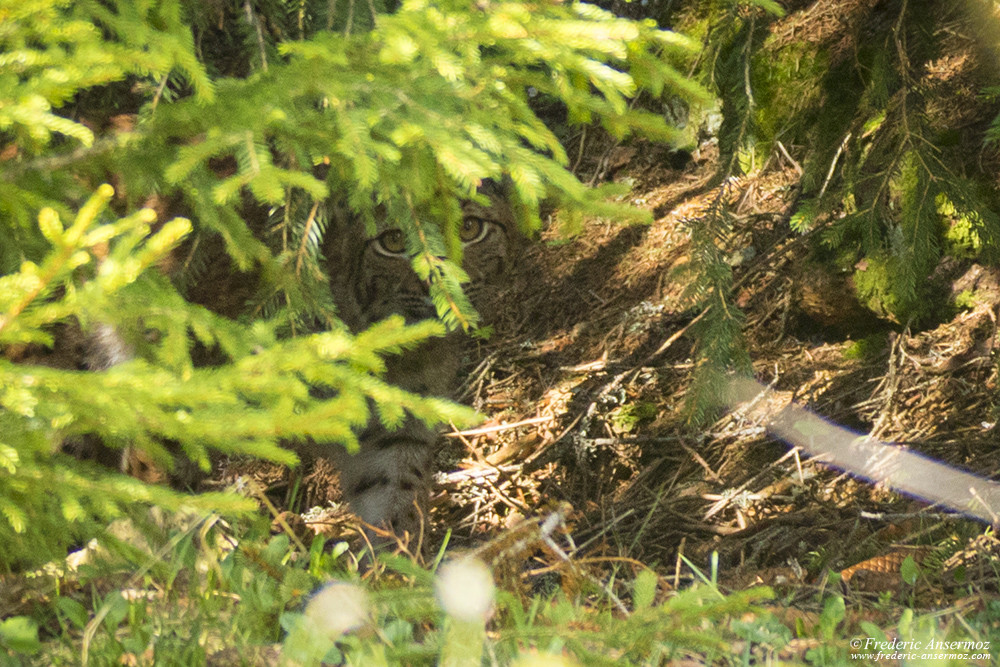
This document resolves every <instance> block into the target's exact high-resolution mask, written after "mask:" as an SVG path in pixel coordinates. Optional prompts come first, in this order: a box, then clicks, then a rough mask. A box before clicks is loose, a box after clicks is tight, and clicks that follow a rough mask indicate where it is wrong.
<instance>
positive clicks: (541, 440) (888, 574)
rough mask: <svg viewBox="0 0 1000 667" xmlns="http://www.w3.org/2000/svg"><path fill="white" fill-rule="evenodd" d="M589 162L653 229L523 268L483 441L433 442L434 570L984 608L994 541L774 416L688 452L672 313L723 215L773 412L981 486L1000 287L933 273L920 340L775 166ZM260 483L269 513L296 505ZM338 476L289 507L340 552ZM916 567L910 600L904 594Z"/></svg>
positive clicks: (490, 356)
mask: <svg viewBox="0 0 1000 667" xmlns="http://www.w3.org/2000/svg"><path fill="white" fill-rule="evenodd" d="M596 154H597V155H599V156H600V159H601V163H600V166H601V168H602V169H607V168H608V166H607V165H608V164H611V165H614V163H615V160H619V159H620V160H621V161H622V162H623V164H621V166H620V167H619V168H618V170H617V171H615V172H614V174H613V178H614V180H617V181H620V182H626V183H628V184H630V185H631V194H630V195H628V200H629V201H630V202H631V203H632V204H634V205H636V206H638V207H641V208H644V209H647V210H649V211H651V212H652V213H653V216H654V218H655V221H654V222H653V223H652V224H650V225H622V224H619V223H616V222H613V221H607V220H593V221H590V222H588V223H586V225H585V226H584V228H583V229H582V230H581V232H580V233H579V234H578V235H576V236H575V237H573V238H571V239H570V240H565V239H562V238H560V237H559V236H558V235H557V234H556V232H555V231H550V232H546V233H544V234H543V235H542V239H541V241H540V242H539V243H536V244H533V245H532V247H531V248H530V249H529V250H528V252H527V253H526V255H525V257H524V258H523V260H522V261H521V262H520V265H519V267H518V269H517V271H516V276H515V277H514V278H513V280H512V283H511V285H510V287H509V289H508V293H507V294H506V297H505V301H504V305H503V307H502V308H501V309H500V311H499V313H498V314H499V315H500V317H499V318H496V319H497V321H496V324H495V329H494V332H493V334H492V336H491V337H489V338H488V339H485V340H481V341H479V342H478V343H477V346H476V350H475V353H474V354H473V355H472V360H470V363H469V366H468V367H469V372H468V375H467V380H466V382H465V384H464V385H463V387H462V390H461V392H460V396H459V398H460V399H461V400H463V401H465V402H467V403H471V404H472V405H473V406H474V407H476V408H477V409H478V410H479V411H480V412H482V413H483V414H484V415H486V416H487V421H486V422H485V423H484V424H483V425H482V426H480V427H478V428H476V429H470V430H468V431H466V432H464V433H452V434H449V436H447V437H445V438H444V441H445V442H446V446H444V447H443V452H442V456H441V470H443V472H442V473H440V474H439V476H438V484H437V492H436V495H435V497H434V499H433V501H432V510H431V514H430V516H429V518H428V519H429V520H428V522H427V532H426V534H425V535H424V536H423V540H424V542H425V545H426V546H429V549H427V552H428V553H432V554H433V553H436V552H437V550H438V549H439V548H440V546H441V545H442V543H443V542H444V540H445V539H447V540H449V548H450V549H475V550H477V551H478V553H480V554H481V555H484V556H485V557H487V558H488V559H489V560H491V561H492V564H493V566H494V568H495V569H496V570H497V571H499V572H503V573H506V574H505V575H503V576H509V577H512V580H511V581H512V584H514V585H516V586H519V587H521V588H522V589H523V590H525V591H528V590H534V591H537V590H545V589H546V588H547V587H551V586H554V585H560V586H563V587H564V588H566V587H573V586H584V588H586V581H590V582H592V583H593V582H605V581H608V580H609V579H610V580H613V579H615V573H616V572H618V571H620V570H622V569H625V570H631V571H632V572H630V574H631V573H634V571H636V570H638V569H641V568H644V567H650V568H653V569H654V570H655V571H656V572H657V573H658V574H659V576H660V580H661V588H662V589H663V591H664V592H667V591H669V590H672V589H677V588H681V587H684V586H685V585H686V584H688V583H690V582H691V581H693V580H697V579H698V578H699V576H701V575H699V574H698V572H700V573H701V574H702V575H704V576H707V577H714V578H715V579H716V580H717V581H718V582H719V584H720V586H721V587H722V588H723V589H724V590H729V591H732V590H738V589H743V588H746V587H750V586H755V585H760V584H766V585H769V586H772V587H773V588H774V590H775V591H776V594H777V595H778V597H779V599H778V600H777V601H776V608H777V609H778V610H780V614H782V615H784V616H782V617H783V618H787V619H788V620H787V622H788V623H789V624H790V625H791V626H792V627H794V626H795V625H796V624H800V625H801V624H805V626H809V625H811V624H815V623H817V622H818V618H819V613H820V612H821V609H822V600H823V597H824V592H830V591H835V592H837V593H840V594H843V595H845V596H846V600H847V601H848V604H847V608H848V609H849V610H852V611H851V612H850V614H853V618H851V617H849V623H851V624H852V625H854V626H855V627H856V623H858V622H861V621H865V620H870V621H872V622H875V623H877V624H882V625H883V627H885V626H886V625H892V624H893V623H894V622H895V621H896V620H898V618H899V613H900V610H901V609H902V607H900V606H898V605H905V606H907V607H909V608H916V609H943V608H949V609H951V610H953V611H955V612H956V613H958V614H962V613H973V612H976V611H979V610H982V609H983V608H984V607H985V606H986V605H988V604H989V601H990V600H992V599H995V598H996V597H997V582H998V581H1000V577H998V574H997V572H996V570H995V562H996V561H995V559H994V557H993V555H994V554H995V553H997V552H998V551H1000V542H998V541H997V540H996V539H995V538H994V537H993V535H992V533H991V531H989V530H988V529H987V527H986V526H984V525H982V524H980V523H977V522H975V521H973V520H970V519H967V518H964V517H962V516H961V515H957V514H953V513H950V512H949V511H948V510H947V509H946V508H940V507H933V506H928V505H927V504H926V503H922V502H920V501H919V500H914V499H911V498H908V497H905V496H903V495H900V494H897V493H895V492H893V491H891V490H889V489H887V488H884V487H882V486H879V485H877V484H873V483H869V482H867V481H864V480H859V479H856V478H854V477H852V476H850V475H849V474H846V473H844V472H842V471H840V470H837V469H835V468H832V467H830V466H827V465H824V464H822V463H819V462H817V461H816V460H815V459H810V458H808V456H807V455H806V454H804V453H800V452H799V451H798V450H796V449H794V448H790V447H789V446H788V445H786V444H784V443H782V442H781V441H780V440H778V439H776V438H775V437H773V436H772V435H770V433H769V429H768V425H769V419H770V418H772V417H773V416H774V412H771V413H769V414H768V413H767V411H764V412H762V413H760V414H759V415H758V414H757V413H754V415H755V416H749V414H748V413H745V412H743V411H740V410H736V411H732V412H725V411H721V413H720V418H719V419H718V421H716V422H715V423H714V424H712V425H710V426H709V427H707V428H705V429H704V430H702V431H699V432H696V433H693V432H692V429H691V427H690V426H689V425H688V423H687V422H686V421H685V419H684V416H683V412H682V405H683V402H684V398H685V393H686V392H687V390H688V388H689V386H690V382H691V377H692V371H693V362H692V359H693V343H694V339H693V337H692V336H691V333H690V325H691V323H692V320H693V319H694V316H695V315H696V314H697V313H696V312H694V311H692V310H691V309H690V304H689V303H688V302H686V301H685V300H683V299H682V296H681V295H682V292H683V291H684V288H685V285H686V278H685V274H684V272H683V266H684V264H685V263H686V261H687V252H688V247H689V225H690V224H691V223H692V222H693V221H696V220H697V218H698V216H699V215H700V213H701V212H702V211H704V210H705V209H706V208H707V207H708V206H709V204H710V202H712V201H715V200H716V199H717V198H718V197H725V198H727V199H728V201H729V202H730V211H731V212H732V214H733V215H734V216H735V218H734V219H735V221H736V223H735V225H736V226H735V228H734V230H733V234H732V237H731V240H730V243H731V245H730V249H731V250H734V252H733V258H732V264H733V270H734V278H735V282H736V285H737V302H738V305H739V306H740V307H741V308H742V309H743V311H744V313H745V316H746V328H745V332H746V336H747V340H748V345H749V351H750V356H751V358H752V361H753V368H754V373H755V375H756V376H757V379H758V380H760V381H761V382H763V383H764V384H767V385H769V386H770V389H771V397H770V398H769V399H768V400H769V401H770V402H771V403H776V404H779V405H784V404H788V403H789V402H795V403H797V404H799V405H802V406H805V407H807V408H808V409H810V410H811V411H813V412H815V413H817V414H819V415H821V416H823V417H824V418H826V419H828V420H830V421H832V422H835V423H838V424H841V425H844V426H846V427H848V428H850V429H852V430H854V431H856V432H858V433H861V434H870V435H871V436H873V437H875V438H878V439H880V440H882V441H885V442H892V443H898V444H899V445H900V446H905V447H907V448H910V449H912V450H916V451H919V452H923V453H925V454H927V455H929V456H931V457H934V458H937V459H939V460H942V461H945V462H948V463H950V464H952V465H955V466H957V467H960V468H963V469H966V470H971V471H974V472H977V473H979V474H982V475H985V476H988V477H995V476H996V475H997V474H998V473H1000V463H998V462H997V458H996V455H995V452H996V427H995V420H996V414H995V396H996V382H997V364H996V360H995V358H994V346H995V343H996V340H997V323H996V313H997V308H998V306H1000V273H998V272H997V271H996V270H995V269H991V268H986V267H982V266H979V265H977V264H974V263H971V262H969V263H966V264H963V265H960V266H959V265H957V264H956V265H953V266H948V267H946V268H947V270H945V269H944V268H943V269H942V271H943V272H945V273H946V274H947V276H949V279H948V280H947V281H946V282H945V283H943V287H942V288H943V289H951V290H953V292H954V293H955V294H959V293H964V294H965V295H966V297H968V298H966V299H965V301H964V303H965V304H966V307H963V308H956V309H955V311H954V313H953V314H952V315H951V316H949V317H946V318H944V319H943V320H942V321H940V322H937V323H936V324H931V325H928V326H926V327H925V328H923V329H921V330H916V329H913V328H907V327H905V326H902V325H899V324H896V323H892V322H888V321H883V320H880V319H879V318H877V317H876V316H875V315H873V314H871V313H869V312H867V311H865V310H864V309H862V308H861V307H860V305H859V304H858V303H857V302H856V300H855V299H854V296H853V294H854V293H853V288H852V287H851V285H850V284H849V279H848V278H847V276H840V275H831V274H826V273H824V271H823V270H822V269H820V268H819V267H817V266H814V265H812V264H811V262H810V253H811V247H812V238H811V235H810V234H805V235H801V234H795V233H792V232H791V231H790V228H789V221H788V217H789V210H790V207H791V205H792V202H793V200H794V198H795V196H796V182H797V172H796V169H795V165H794V164H792V163H790V162H789V161H788V160H784V159H782V158H780V157H779V156H775V158H774V159H773V160H772V164H771V165H770V166H769V167H767V168H765V169H763V170H761V171H760V172H759V174H758V175H756V176H754V177H752V178H745V179H740V180H738V181H727V182H725V183H720V182H718V180H717V179H716V176H715V175H716V174H717V172H718V169H717V165H716V158H715V156H716V152H715V149H714V147H713V146H712V145H711V144H706V145H704V146H703V147H702V149H701V150H700V151H699V152H696V153H695V154H694V155H693V157H692V159H691V160H689V161H687V162H686V163H684V164H682V165H677V162H678V160H676V156H675V155H674V154H672V153H670V152H669V151H668V150H667V149H665V148H657V147H652V146H645V147H639V148H638V149H634V148H623V147H608V150H603V151H597V152H596ZM671 163H673V164H674V165H677V166H671ZM804 267H807V268H804ZM237 473H239V474H246V473H247V469H246V468H245V467H241V466H238V467H237V469H232V470H229V471H228V474H229V475H234V474H237ZM255 474H256V476H258V478H259V479H260V481H261V482H263V483H264V484H265V485H268V486H269V488H270V489H271V490H272V492H273V493H272V496H274V497H275V498H276V499H278V497H281V496H283V497H284V498H285V499H286V500H287V498H288V494H287V490H288V489H289V488H293V487H295V486H296V484H295V483H294V479H289V478H288V477H287V476H285V475H284V474H283V473H280V472H277V471H274V470H273V469H269V471H267V470H263V469H257V471H256V473H255ZM333 477H335V473H334V472H333V471H331V470H329V469H328V468H325V467H323V466H319V467H317V468H316V469H314V471H313V472H312V473H310V474H308V475H307V476H306V477H305V478H304V479H302V480H300V484H299V486H300V487H301V488H300V492H301V496H300V497H299V499H298V503H297V507H299V508H308V507H316V506H322V507H326V508H327V509H324V510H319V511H317V510H313V511H311V512H307V513H306V514H304V515H303V519H304V522H305V524H306V525H307V526H311V527H312V528H313V530H314V531H315V532H321V533H324V534H326V535H343V534H344V532H343V531H344V530H345V526H348V525H350V524H351V522H350V520H349V519H348V518H346V513H344V512H343V511H341V510H330V509H329V507H330V501H335V500H337V494H336V492H335V491H332V489H334V488H335V484H334V483H333V482H332V478H333ZM283 494H284V495H283ZM279 503H280V500H279ZM299 523H301V522H299ZM331 524H333V525H331ZM348 534H349V531H348ZM716 555H717V560H716ZM908 556H911V557H912V558H913V561H912V563H913V564H915V565H917V566H918V567H917V569H916V570H915V571H917V572H919V576H918V577H917V579H916V581H915V583H914V582H913V581H912V579H913V577H912V575H907V577H906V580H905V581H904V577H903V576H901V568H902V566H903V562H904V560H905V559H906V558H907V557H908ZM903 569H904V571H905V568H903ZM912 571H913V570H911V572H912ZM831 575H839V576H833V577H832V576H831ZM793 646H798V649H800V650H803V651H804V650H806V649H808V647H809V644H808V643H805V644H801V645H793Z"/></svg>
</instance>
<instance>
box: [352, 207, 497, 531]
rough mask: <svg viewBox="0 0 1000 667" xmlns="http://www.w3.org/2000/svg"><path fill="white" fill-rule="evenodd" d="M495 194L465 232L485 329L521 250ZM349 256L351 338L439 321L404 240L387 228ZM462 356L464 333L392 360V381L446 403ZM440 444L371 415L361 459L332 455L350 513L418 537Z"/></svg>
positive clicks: (471, 289) (409, 425)
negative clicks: (387, 326)
mask: <svg viewBox="0 0 1000 667" xmlns="http://www.w3.org/2000/svg"><path fill="white" fill-rule="evenodd" d="M490 194H491V201H492V205H491V206H490V207H484V206H481V205H479V204H477V203H474V202H465V203H464V204H463V220H462V225H461V228H460V230H459V237H460V238H461V241H462V244H463V248H464V252H463V257H464V259H463V268H464V269H465V271H466V273H467V274H468V275H469V279H470V282H469V283H468V284H467V285H466V286H465V290H466V294H468V295H469V298H470V300H471V301H472V303H473V305H474V306H475V308H476V309H477V311H479V313H480V314H481V315H482V316H483V317H484V318H485V319H486V320H488V319H489V317H490V310H491V308H492V306H493V300H494V298H495V295H496V293H497V292H498V291H499V287H500V284H501V281H500V279H501V277H502V276H503V275H504V274H505V273H506V271H507V269H508V265H509V262H510V258H511V256H512V252H513V249H514V246H515V244H516V237H515V229H514V224H513V221H512V216H511V215H510V210H509V208H508V207H507V206H506V204H505V202H504V201H503V199H502V198H501V197H499V196H492V195H493V194H494V193H490ZM346 236H347V237H348V238H352V235H346ZM353 238H356V236H354V237H353ZM342 256H343V257H344V259H345V260H346V261H348V262H353V263H352V264H351V266H350V268H349V270H348V271H347V272H346V274H342V275H346V277H347V281H348V285H346V288H342V289H341V292H342V294H343V296H342V297H341V298H340V299H339V300H340V301H341V302H342V303H340V304H338V305H339V306H340V307H341V311H342V313H343V316H344V319H345V321H346V322H347V324H348V325H349V326H350V327H351V328H352V329H354V330H361V329H364V328H365V327H367V326H369V325H371V324H373V323H375V322H377V321H379V320H381V319H384V318H385V317H388V316H390V315H393V314H398V315H402V316H403V317H404V318H406V320H407V321H408V322H414V321H418V320H422V319H426V318H432V317H434V316H435V310H434V305H433V304H432V303H431V300H430V298H429V294H428V286H427V285H426V284H425V283H424V282H422V281H421V280H420V279H419V278H418V277H417V275H416V273H415V272H414V271H413V269H412V267H411V265H410V256H409V255H408V254H407V252H406V247H405V243H404V237H403V234H402V232H401V231H400V230H399V229H397V228H395V227H393V226H392V225H391V224H390V223H389V222H386V223H385V224H383V225H380V229H379V232H378V233H377V235H376V236H375V237H374V238H371V239H368V240H367V241H365V242H364V243H363V244H361V245H360V247H359V246H357V245H354V247H350V244H348V247H346V248H345V249H344V251H343V253H342ZM345 302H346V303H345ZM463 349H464V335H463V334H462V333H461V332H453V333H450V334H448V335H447V336H444V337H442V338H435V339H431V340H430V341H428V342H426V343H424V344H423V345H422V346H420V347H419V348H417V349H414V350H411V351H409V352H407V353H404V354H403V355H401V356H398V357H393V358H390V359H388V360H387V377H386V379H387V380H388V381H389V382H391V383H393V384H396V385H398V386H401V387H402V388H404V389H407V390H409V391H412V392H415V393H420V394H424V395H434V396H447V395H448V394H449V393H450V391H452V390H453V385H454V384H455V381H456V379H457V377H458V374H459V371H460V369H461V365H462V356H463ZM438 435H439V434H438V432H437V431H436V430H435V429H432V428H428V427H427V426H426V425H424V424H423V423H421V422H419V421H418V420H416V419H414V418H412V417H408V418H407V419H406V420H405V422H404V423H403V425H402V426H401V427H400V428H397V429H392V430H390V429H388V428H386V427H385V426H384V425H383V424H382V423H381V422H380V421H379V420H378V418H377V417H375V416H373V417H372V418H371V419H370V420H369V422H368V424H367V426H366V428H365V429H364V430H363V431H362V432H361V433H360V434H359V441H360V444H361V449H360V451H359V452H358V453H357V454H354V455H351V454H347V453H346V452H345V451H344V450H343V448H342V447H339V446H335V447H333V451H334V452H336V453H335V454H334V458H335V459H336V463H337V466H338V467H339V469H340V478H341V486H342V492H343V494H344V497H345V499H346V500H347V501H348V502H349V503H350V506H351V508H352V510H353V511H354V512H355V513H356V514H357V515H358V516H360V517H361V519H362V520H364V521H365V522H367V523H369V524H373V525H376V526H378V525H381V526H383V527H386V528H389V529H391V530H392V531H393V532H395V533H396V534H397V535H402V534H403V533H404V532H409V533H410V534H411V535H414V534H416V531H417V530H418V529H419V527H420V522H421V521H422V517H423V516H424V515H425V510H426V508H427V502H428V499H429V495H430V484H431V477H432V473H433V471H432V469H431V468H432V462H433V459H434V453H435V444H436V442H437V440H438Z"/></svg>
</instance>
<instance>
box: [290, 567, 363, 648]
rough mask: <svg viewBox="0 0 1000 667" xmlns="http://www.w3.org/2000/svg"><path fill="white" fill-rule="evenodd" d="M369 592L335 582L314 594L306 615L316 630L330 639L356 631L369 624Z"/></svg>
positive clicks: (307, 606)
mask: <svg viewBox="0 0 1000 667" xmlns="http://www.w3.org/2000/svg"><path fill="white" fill-rule="evenodd" d="M370 610H371V604H370V603H369V602H368V595H367V594H366V593H365V592H364V590H362V589H361V588H359V587H357V586H355V585H354V584H348V583H344V582H342V581H335V582H333V583H331V584H330V585H329V586H327V587H326V588H324V589H323V590H321V591H320V592H319V593H316V595H314V596H313V598H312V600H310V601H309V604H307V605H306V611H305V616H306V618H307V619H308V620H309V621H310V622H311V623H312V626H313V627H314V628H315V629H316V631H317V632H320V633H322V634H323V635H324V636H326V637H328V638H330V639H338V638H339V637H340V636H341V635H343V634H345V633H347V632H351V631H352V630H357V629H358V628H360V627H362V626H364V625H365V623H367V621H368V617H369V612H370Z"/></svg>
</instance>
